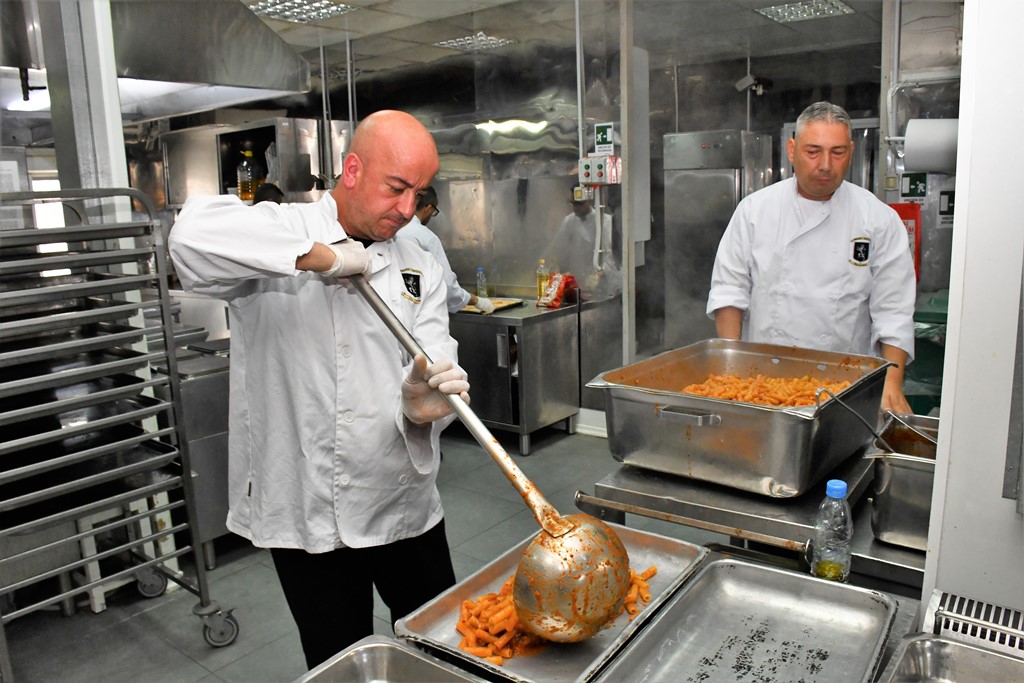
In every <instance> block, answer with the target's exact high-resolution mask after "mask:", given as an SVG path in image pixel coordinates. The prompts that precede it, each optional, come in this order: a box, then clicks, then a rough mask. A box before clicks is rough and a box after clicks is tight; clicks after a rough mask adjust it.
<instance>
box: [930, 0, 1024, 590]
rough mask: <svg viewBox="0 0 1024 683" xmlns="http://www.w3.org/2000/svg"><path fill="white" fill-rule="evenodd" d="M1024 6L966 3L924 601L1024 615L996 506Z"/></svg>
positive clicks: (1008, 524)
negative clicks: (943, 599)
mask: <svg viewBox="0 0 1024 683" xmlns="http://www.w3.org/2000/svg"><path fill="white" fill-rule="evenodd" d="M1021 26H1024V3H1021V2H1019V1H1017V0H966V2H965V6H964V55H963V62H962V82H961V94H960V129H959V138H958V151H957V175H956V214H955V218H954V228H953V263H952V272H951V277H950V301H949V327H948V336H947V339H946V357H945V373H944V380H943V393H942V418H941V429H940V434H939V454H938V461H937V466H936V477H935V493H934V497H933V505H932V519H931V528H930V533H929V537H928V548H929V554H928V559H927V563H926V569H925V584H924V592H923V597H924V598H925V599H927V598H928V596H930V595H931V591H932V589H933V588H938V589H940V590H943V591H946V592H950V593H955V594H957V595H963V596H967V597H971V598H975V599H978V600H984V601H987V602H991V603H995V604H998V605H1003V606H1007V607H1012V608H1015V609H1024V577H1022V568H1024V521H1022V517H1021V515H1019V514H1017V512H1016V507H1015V501H1012V500H1007V499H1003V498H1002V497H1001V492H1002V482H1003V469H1004V466H1005V459H1006V440H1007V427H1008V423H1009V411H1010V392H1011V384H1012V377H1013V363H1014V354H1015V347H1016V338H1017V316H1018V310H1019V296H1020V287H1021V262H1022V255H1024V219H1022V215H1024V211H1022V208H1024V206H1022V202H1021V199H1022V194H1024V193H1022V186H1021V175H1020V171H1019V162H1020V160H1021V158H1022V157H1024V142H1022V140H1024V138H1022V136H1021V133H1022V123H1024V114H1022V112H1024V87H1022V85H1021V82H1020V69H1021V63H1020V55H1021V40H1020V27H1021Z"/></svg>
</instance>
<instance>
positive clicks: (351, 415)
mask: <svg viewBox="0 0 1024 683" xmlns="http://www.w3.org/2000/svg"><path fill="white" fill-rule="evenodd" d="M354 419H356V414H355V413H353V412H352V411H351V410H347V411H345V422H352V420H354Z"/></svg>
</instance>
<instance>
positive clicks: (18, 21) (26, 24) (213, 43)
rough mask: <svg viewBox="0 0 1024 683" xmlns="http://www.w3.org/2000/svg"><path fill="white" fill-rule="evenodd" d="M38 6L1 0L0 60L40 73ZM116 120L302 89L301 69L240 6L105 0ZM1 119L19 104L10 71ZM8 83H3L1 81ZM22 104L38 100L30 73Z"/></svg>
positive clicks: (304, 74) (39, 80)
mask: <svg viewBox="0 0 1024 683" xmlns="http://www.w3.org/2000/svg"><path fill="white" fill-rule="evenodd" d="M45 2H46V0H3V2H2V3H0V5H2V10H3V16H2V21H3V25H4V40H3V51H2V53H0V57H2V59H3V61H2V63H0V66H5V67H14V68H15V69H45V59H44V57H43V50H42V48H41V45H42V40H41V36H40V35H39V32H40V21H39V12H40V9H41V8H40V5H41V4H43V3H45ZM110 14H111V25H112V30H113V40H114V54H115V62H116V71H117V76H118V87H119V91H120V98H121V113H122V118H123V120H124V121H125V122H126V123H128V122H142V121H149V120H153V119H160V118H166V117H169V116H179V115H184V114H193V113H197V112H202V111H209V110H212V109H219V108H222V107H229V106H235V105H239V104H243V103H247V102H256V101H260V100H269V99H275V98H279V97H285V96H292V95H296V94H300V93H305V92H308V91H309V90H310V77H309V64H308V63H307V62H306V60H305V59H303V58H302V57H300V56H299V55H298V54H297V53H296V52H295V51H294V50H293V49H292V48H291V46H289V45H288V44H287V43H286V42H285V41H284V40H282V39H281V38H280V36H278V35H277V34H276V33H274V31H273V30H272V29H270V27H268V26H267V25H266V24H265V23H263V21H262V20H261V19H260V18H259V17H257V16H256V15H255V14H253V12H252V11H251V10H250V9H249V8H248V7H247V6H246V5H245V4H243V3H242V2H241V0H158V1H152V0H144V1H139V0H110ZM0 71H2V72H3V78H4V80H5V83H4V84H3V85H4V88H3V93H4V101H3V103H2V104H3V108H4V110H5V112H4V114H5V115H7V110H8V108H9V104H10V100H12V99H14V100H20V99H22V93H23V90H22V84H21V82H20V81H19V80H18V77H17V76H16V75H12V74H14V73H15V72H14V70H13V69H2V70H0ZM8 80H10V81H13V83H8V82H6V81H8ZM29 80H30V81H31V86H32V89H31V90H30V91H29V99H30V100H31V99H32V98H36V97H42V96H44V92H45V91H44V90H40V89H37V88H38V86H43V85H45V74H43V73H36V72H33V73H32V75H31V77H30V79H29Z"/></svg>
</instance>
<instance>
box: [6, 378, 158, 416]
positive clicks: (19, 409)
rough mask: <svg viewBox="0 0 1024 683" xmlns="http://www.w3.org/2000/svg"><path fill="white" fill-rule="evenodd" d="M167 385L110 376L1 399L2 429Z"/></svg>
mask: <svg viewBox="0 0 1024 683" xmlns="http://www.w3.org/2000/svg"><path fill="white" fill-rule="evenodd" d="M166 383H167V380H166V379H165V378H163V377H158V378H157V379H154V380H143V379H142V378H140V377H136V376H135V375H107V376H105V377H98V378H96V379H93V380H90V381H88V382H81V383H79V384H72V385H70V386H61V387H53V388H50V389H47V390H44V391H37V392H35V393H30V394H22V395H20V396H16V397H12V398H7V399H0V427H6V426H7V425H12V424H16V423H18V422H23V421H25V420H34V419H36V418H39V417H43V416H44V415H56V414H58V413H64V412H67V411H69V410H74V409H75V408H84V407H86V406H91V405H96V404H98V403H105V402H107V401H112V400H116V399H119V398H132V397H133V396H138V395H139V394H140V393H142V390H143V389H145V388H147V387H155V386H160V385H163V384H166Z"/></svg>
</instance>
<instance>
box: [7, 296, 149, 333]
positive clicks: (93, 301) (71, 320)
mask: <svg viewBox="0 0 1024 683" xmlns="http://www.w3.org/2000/svg"><path fill="white" fill-rule="evenodd" d="M144 306H146V304H145V303H144V302H141V301H115V300H108V299H103V298H100V297H85V298H80V299H66V300H63V301H52V302H49V303H48V304H47V306H46V307H44V308H43V309H41V310H34V311H31V312H27V313H21V314H15V313H13V312H11V311H9V310H7V309H0V340H3V341H8V340H16V339H25V338H27V337H32V336H38V335H41V334H47V333H50V332H53V331H55V330H61V329H67V328H77V327H80V326H82V325H91V324H93V323H97V322H114V321H126V320H128V319H129V318H131V317H132V316H133V315H136V314H137V313H138V312H139V311H141V310H142V308H143V307H144Z"/></svg>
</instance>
